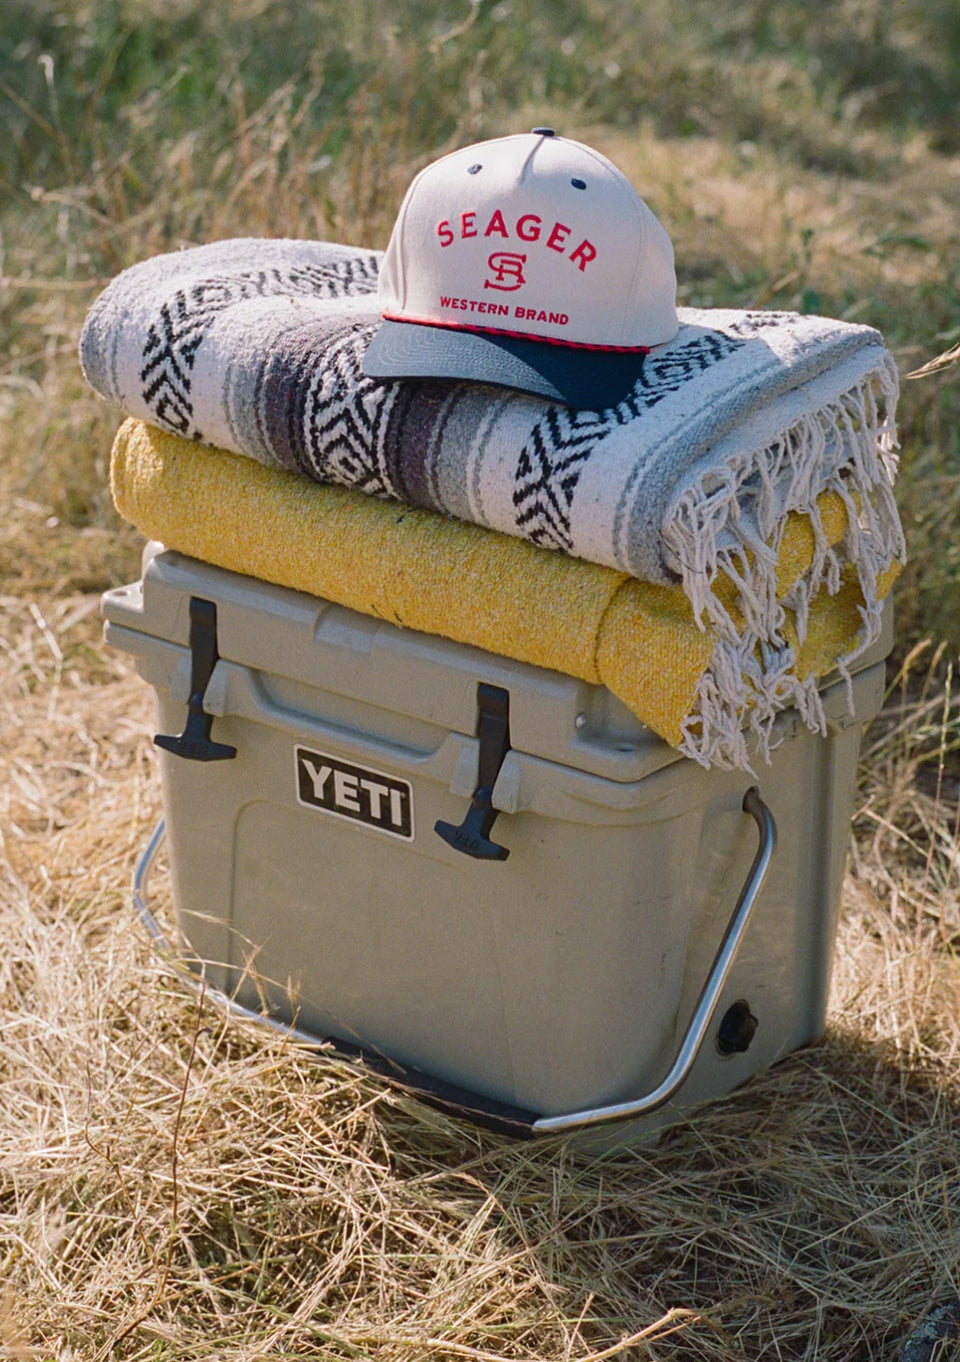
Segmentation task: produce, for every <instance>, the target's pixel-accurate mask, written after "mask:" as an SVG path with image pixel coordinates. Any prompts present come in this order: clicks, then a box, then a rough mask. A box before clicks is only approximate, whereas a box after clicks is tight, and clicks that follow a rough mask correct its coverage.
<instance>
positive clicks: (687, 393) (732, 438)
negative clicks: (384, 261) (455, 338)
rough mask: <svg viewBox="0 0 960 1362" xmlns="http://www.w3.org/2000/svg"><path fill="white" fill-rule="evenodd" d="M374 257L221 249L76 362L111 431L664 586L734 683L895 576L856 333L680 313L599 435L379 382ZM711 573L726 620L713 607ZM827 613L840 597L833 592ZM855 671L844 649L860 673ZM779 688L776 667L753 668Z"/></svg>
mask: <svg viewBox="0 0 960 1362" xmlns="http://www.w3.org/2000/svg"><path fill="white" fill-rule="evenodd" d="M379 260H380V256H379V254H378V253H376V252H373V251H365V250H359V249H355V248H350V247H345V246H337V245H331V244H328V243H322V242H307V241H281V240H256V239H239V240H233V241H224V242H216V243H213V244H211V245H207V246H200V247H196V248H194V249H190V250H185V251H181V252H178V253H175V254H170V255H162V256H158V257H156V258H154V259H151V260H146V261H144V262H142V263H141V264H138V265H135V266H134V267H133V268H131V269H128V270H126V271H125V272H124V273H123V274H121V275H120V276H118V277H117V278H116V279H115V280H114V281H113V282H112V283H111V284H110V285H109V286H108V287H107V289H106V290H105V291H104V292H103V293H102V294H101V296H100V298H99V299H98V300H97V301H96V302H95V303H94V305H93V307H92V308H91V310H90V313H89V315H88V317H87V321H86V324H85V326H84V329H83V334H82V337H81V344H80V354H81V362H82V365H83V369H84V372H85V374H86V376H87V378H88V379H89V381H90V383H91V384H92V385H93V387H94V388H95V389H96V390H97V391H98V392H99V393H100V394H101V395H102V396H103V397H104V398H106V399H107V400H108V401H110V402H112V403H114V404H115V405H116V406H118V407H120V408H121V409H122V410H123V411H124V412H126V413H128V414H130V415H134V416H139V417H141V418H143V419H144V420H146V421H148V422H150V423H151V424H153V425H156V426H159V427H162V428H163V429H165V430H169V431H173V432H175V433H177V434H181V435H186V436H189V437H192V438H193V439H195V440H199V441H204V442H206V443H209V444H213V445H217V446H220V447H222V448H224V449H228V450H232V451H234V452H235V453H239V454H244V455H248V456H250V457H251V458H254V459H257V460H259V461H260V462H262V463H265V464H268V465H275V466H280V467H283V468H286V469H289V470H295V471H297V472H300V473H304V474H306V475H308V476H309V477H311V478H314V479H318V480H320V481H331V482H336V483H340V484H343V485H345V486H348V487H353V488H359V489H362V490H363V491H365V492H368V493H371V494H373V495H375V496H379V497H386V498H395V499H397V500H398V501H401V502H404V503H407V504H411V505H414V506H420V507H427V508H430V509H433V510H436V511H440V512H444V513H448V514H450V515H454V516H457V517H459V518H461V519H463V520H467V521H472V522H474V523H476V524H480V525H484V526H487V527H490V528H492V529H496V530H500V531H503V532H505V533H507V534H511V535H517V536H520V537H522V538H525V539H527V540H530V541H532V542H533V543H535V544H539V545H542V546H544V547H546V548H551V549H558V550H561V551H563V552H565V553H568V554H571V555H573V556H576V557H581V558H585V559H587V560H589V561H593V562H598V563H603V564H606V565H608V566H610V567H613V568H617V569H620V570H622V571H624V572H626V573H628V574H630V575H632V576H635V577H638V578H641V579H644V580H647V581H651V582H682V584H683V586H684V589H685V590H686V592H687V595H688V596H689V598H690V600H691V601H692V603H693V605H694V609H695V611H696V612H697V616H698V618H700V619H705V621H706V622H707V623H710V624H711V625H713V626H715V627H716V628H718V629H719V630H720V631H721V634H723V635H725V636H726V637H727V639H728V640H729V644H730V646H731V648H735V649H736V651H737V655H738V658H739V661H740V662H743V661H744V660H749V658H750V657H752V656H754V655H755V654H756V650H757V649H758V648H760V649H766V650H767V652H768V653H770V652H771V650H772V651H773V652H776V650H778V649H779V650H780V652H781V654H782V657H781V661H783V659H784V658H785V657H786V654H785V653H784V649H785V648H786V644H785V642H784V639H783V637H782V635H781V633H780V624H781V622H782V611H783V607H784V605H785V604H786V605H788V606H790V607H792V608H793V609H795V610H796V611H797V615H798V618H799V619H800V620H801V621H802V619H803V615H804V598H806V597H809V598H812V597H813V595H815V594H816V592H817V591H819V590H820V589H821V587H822V586H823V585H824V583H827V584H828V585H829V584H830V583H839V580H840V575H841V573H842V571H843V570H844V568H845V567H846V566H847V565H848V564H852V565H853V567H854V568H855V570H856V573H857V575H858V577H859V579H860V581H861V583H862V585H863V589H864V596H865V599H866V602H867V606H866V618H865V623H864V633H863V638H862V640H861V646H863V647H865V646H867V644H868V643H869V642H872V640H873V638H874V637H875V636H876V634H877V632H878V630H879V614H880V607H879V605H878V604H877V602H876V599H875V592H874V589H873V588H874V586H875V584H876V579H877V576H878V574H879V573H881V572H883V571H885V570H886V569H887V568H888V567H889V565H890V564H891V562H893V561H894V560H897V559H900V558H902V555H903V538H902V532H901V528H900V523H899V519H898V516H897V512H896V507H895V504H894V500H893V493H892V485H893V478H894V473H895V464H896V460H895V453H894V451H895V448H896V436H895V427H894V412H895V406H896V400H897V392H898V383H897V372H896V368H895V366H894V363H893V360H892V358H891V356H890V355H889V353H888V352H887V351H886V349H885V348H884V346H883V342H882V339H881V337H880V335H879V334H878V333H877V332H876V331H874V330H872V329H871V328H869V327H865V326H858V325H851V324H847V323H843V322H837V321H831V320H828V319H825V318H821V317H806V316H798V315H796V314H792V313H782V312H756V311H754V312H750V311H733V310H723V311H721V310H706V311H698V310H694V309H690V308H687V309H681V313H680V317H681V327H680V331H679V334H678V335H677V337H676V338H675V340H673V341H671V342H669V343H668V344H666V345H663V346H660V347H658V348H657V349H655V350H653V351H652V352H651V353H650V354H649V355H648V356H647V358H646V360H645V362H644V366H643V371H642V374H641V377H640V379H639V380H638V382H637V384H636V386H635V388H634V390H633V392H632V394H631V395H630V397H629V398H628V399H627V400H625V401H623V402H621V403H619V404H618V405H617V406H616V407H613V408H610V409H608V410H606V411H586V410H576V409H571V408H566V407H562V406H557V405H553V404H551V403H550V402H548V401H546V400H544V399H541V398H537V397H533V396H530V395H527V394H520V393H514V392H509V391H506V390H499V389H494V388H490V387H484V386H480V385H476V384H469V383H462V382H458V381H451V380H437V381H424V380H421V381H417V382H381V381H377V380H374V379H370V378H366V377H365V376H364V375H363V373H362V371H361V361H362V358H363V354H364V351H365V348H366V346H367V344H368V343H369V340H370V337H371V336H372V334H373V332H374V330H375V328H376V327H377V325H378V323H379V312H378V308H377V299H376V287H377V273H378V265H379ZM825 490H834V491H836V492H838V493H839V494H840V495H841V496H842V497H843V498H844V501H845V503H846V505H847V509H848V513H849V515H848V518H849V529H848V532H847V534H846V536H845V540H844V543H843V544H842V545H841V546H839V547H830V546H828V545H827V543H826V540H825V539H823V542H819V543H818V545H817V550H816V555H815V562H814V568H813V571H812V572H811V573H810V574H808V577H807V579H806V580H805V582H804V583H803V584H802V586H801V587H800V588H798V590H799V591H800V593H801V598H799V599H793V600H790V601H787V602H784V601H783V600H780V601H778V600H777V598H776V590H775V578H776V561H777V551H778V547H779V537H780V534H781V533H782V528H783V525H784V523H785V520H786V517H787V516H788V514H789V513H790V512H791V511H794V510H798V511H801V512H805V513H809V514H810V515H811V517H812V519H813V523H814V526H815V528H816V526H817V523H818V520H817V510H816V498H817V496H818V494H819V493H821V492H823V491H825ZM719 572H725V573H727V575H728V576H730V577H732V579H733V580H734V581H735V582H736V584H737V589H738V599H737V607H736V610H735V611H733V612H731V611H730V610H729V609H728V605H727V604H724V602H723V600H721V599H719V598H718V596H717V595H716V594H715V593H714V592H713V591H712V590H711V585H712V584H713V583H714V581H715V579H716V577H717V574H718V573H719ZM833 589H834V590H836V585H834V586H833ZM858 651H859V649H858ZM773 670H774V671H777V670H779V671H780V672H782V670H783V667H782V666H779V668H778V667H774V668H773Z"/></svg>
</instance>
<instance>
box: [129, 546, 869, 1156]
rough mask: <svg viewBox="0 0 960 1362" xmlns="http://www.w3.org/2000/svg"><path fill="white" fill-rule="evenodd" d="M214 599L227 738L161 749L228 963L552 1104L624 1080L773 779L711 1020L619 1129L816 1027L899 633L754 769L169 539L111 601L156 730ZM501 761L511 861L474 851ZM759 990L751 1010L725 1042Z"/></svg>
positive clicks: (230, 989) (662, 1033) (179, 850)
mask: <svg viewBox="0 0 960 1362" xmlns="http://www.w3.org/2000/svg"><path fill="white" fill-rule="evenodd" d="M196 602H201V603H203V604H204V609H206V611H207V613H206V615H204V616H202V618H204V619H206V620H207V621H212V624H211V625H210V628H211V629H212V631H213V639H212V641H213V643H214V645H215V648H214V650H213V651H212V652H209V655H208V656H207V659H206V662H207V671H208V673H209V675H208V677H207V679H206V682H205V685H204V693H203V710H204V711H205V713H206V715H207V716H213V717H212V725H209V724H208V726H209V727H210V731H211V736H212V739H213V740H214V741H215V742H217V743H219V744H222V745H224V747H226V748H234V749H235V754H234V755H233V756H231V757H229V758H228V759H222V760H197V759H194V758H193V757H191V756H190V755H189V754H186V755H184V754H183V753H182V752H181V753H180V754H178V753H176V752H173V751H163V752H162V753H161V773H162V783H163V806H164V814H165V819H166V828H167V838H168V842H169V855H170V866H171V874H172V886H173V897H174V904H175V909H176V915H177V921H178V925H179V928H180V931H181V933H182V936H183V938H184V944H185V947H186V948H187V949H188V951H189V952H190V953H191V955H192V957H193V958H194V959H195V961H196V962H197V967H198V969H201V970H202V972H203V973H204V975H205V977H206V978H207V979H208V981H209V983H210V984H211V985H212V986H214V987H216V988H219V989H221V990H223V991H224V992H226V993H227V994H229V995H231V996H234V997H236V998H237V999H238V1000H240V1001H241V1002H243V1003H244V1004H245V1005H247V1006H250V1007H252V1008H254V1009H257V1010H263V1011H267V1012H269V1013H270V1014H271V1015H272V1016H274V1017H276V1018H279V1019H281V1020H285V1021H292V1022H295V1023H296V1025H297V1027H298V1028H299V1029H301V1030H306V1031H308V1032H309V1033H311V1034H313V1035H316V1036H323V1037H332V1038H335V1039H339V1040H342V1041H343V1042H345V1043H347V1044H348V1045H353V1046H360V1047H362V1049H363V1050H364V1051H366V1052H368V1053H372V1054H378V1055H381V1056H383V1057H386V1058H389V1059H393V1060H396V1061H398V1062H399V1063H401V1064H403V1065H408V1066H413V1067H415V1068H416V1069H419V1070H423V1071H425V1072H426V1073H429V1074H431V1075H435V1076H436V1077H438V1078H440V1079H443V1080H446V1081H448V1082H451V1083H454V1084H456V1085H458V1086H459V1087H463V1088H466V1089H469V1090H471V1091H475V1092H477V1093H479V1094H482V1095H484V1096H485V1097H488V1098H490V1099H492V1100H495V1101H498V1102H503V1103H506V1104H510V1105H511V1106H517V1107H521V1108H524V1109H528V1110H531V1111H533V1112H537V1113H541V1114H542V1115H544V1116H554V1115H560V1114H563V1113H566V1112H570V1111H576V1110H581V1109H584V1108H594V1107H597V1106H605V1105H607V1104H610V1103H619V1102H622V1101H627V1100H630V1099H631V1098H632V1097H635V1096H637V1095H640V1094H643V1093H645V1092H648V1091H649V1090H651V1089H653V1088H655V1087H656V1086H657V1084H658V1083H659V1082H660V1081H661V1080H662V1078H663V1076H664V1075H665V1074H666V1073H667V1071H668V1070H669V1069H670V1066H671V1063H672V1062H673V1059H674V1056H675V1054H676V1051H677V1046H678V1044H679V1042H680V1040H681V1038H682V1037H683V1034H684V1032H685V1029H686V1027H687V1024H688V1020H689V1017H690V1015H691V1013H692V1011H693V1009H694V1007H695V1005H696V1003H697V999H698V997H699V994H700V991H701V989H702V987H703V984H704V980H705V978H706V976H707V974H708V972H709V970H710V967H711V962H712V961H713V959H714V956H715V954H716V951H717V948H718V945H719V943H720V940H721V938H722V936H723V933H724V930H725V928H726V926H727V923H728V921H729V919H730V916H731V913H732V912H733V909H734V906H735V904H736V901H737V897H738V894H739V892H740V889H741V886H742V885H743V884H744V881H745V878H746V877H747V875H748V872H749V870H750V866H751V861H752V859H753V857H754V854H755V852H756V849H757V830H756V827H755V826H754V824H753V822H752V821H751V819H750V818H748V817H747V816H746V815H745V814H744V811H743V799H744V794H745V791H746V790H747V788H748V787H749V786H751V785H754V784H755V785H756V786H757V787H758V789H759V792H760V795H761V797H762V799H763V801H764V802H765V803H766V805H767V806H768V807H769V809H770V811H771V812H772V814H773V816H774V818H775V820H776V824H777V828H778V842H777V849H776V852H775V854H774V857H773V860H772V863H771V867H770V871H769V874H768V876H767V879H766V881H765V884H764V887H763V889H762V891H761V893H760V897H759V899H758V900H757V903H756V907H755V908H754V910H753V914H752V917H751V919H750V923H749V926H748V928H747V932H746V935H745V937H744V940H743V944H742V946H741V947H740V949H739V952H738V954H737V956H736V960H735V962H734V965H733V967H732V970H731V972H730V975H729V977H728V979H727V983H726V985H725V988H724V991H723V995H722V997H721V999H720V1002H719V1004H718V1006H717V1008H716V1011H715V1014H714V1018H713V1021H712V1023H711V1029H710V1031H709V1033H708V1035H707V1037H706V1039H705V1041H704V1043H703V1045H702V1047H701V1049H700V1052H699V1054H698V1057H697V1059H696V1061H695V1063H694V1065H693V1068H692V1070H691V1071H690V1074H689V1077H688V1078H687V1079H686V1081H685V1082H684V1084H683V1086H682V1088H681V1090H680V1091H679V1093H678V1094H677V1096H676V1097H675V1098H674V1099H673V1101H672V1102H671V1103H670V1104H668V1105H667V1106H666V1107H664V1108H663V1109H662V1110H661V1111H658V1112H656V1113H654V1114H652V1115H650V1116H647V1117H644V1118H642V1119H641V1120H639V1121H633V1122H630V1123H628V1124H626V1125H624V1124H623V1123H620V1124H618V1125H615V1126H611V1127H609V1128H608V1129H607V1130H605V1131H604V1133H603V1135H602V1136H598V1137H597V1138H598V1139H600V1138H603V1139H607V1140H610V1139H612V1140H623V1139H630V1138H637V1137H641V1136H643V1135H644V1134H647V1133H649V1132H650V1131H652V1130H655V1129H656V1128H658V1127H659V1126H662V1125H664V1124H667V1123H668V1122H670V1121H673V1120H676V1119H678V1117H679V1116H680V1115H681V1114H682V1113H683V1112H684V1111H685V1110H686V1109H687V1108H688V1107H690V1106H691V1105H693V1104H696V1103H698V1102H701V1101H704V1100H707V1099H710V1098H713V1097H716V1096H719V1095H720V1094H722V1093H724V1092H727V1091H729V1090H731V1089H733V1088H734V1087H736V1086H738V1085H739V1084H740V1083H742V1082H743V1081H745V1079H747V1078H748V1077H749V1076H750V1075H751V1074H752V1073H755V1072H757V1071H758V1070H759V1069H761V1068H765V1067H766V1066H768V1065H770V1064H771V1063H773V1062H774V1061H776V1060H777V1059H779V1058H781V1057H782V1056H784V1055H786V1054H788V1053H789V1052H790V1051H792V1050H794V1049H795V1048H797V1047H798V1046H800V1045H803V1044H804V1043H806V1042H809V1041H812V1040H815V1039H816V1038H817V1037H819V1035H820V1034H821V1033H822V1030H823V1026H824V1017H825V1009H826V1000H827V991H828V986H829V976H830V961H831V956H832V952H833V945H834V939H835V935H836V926H837V915H838V911H839V901H840V890H841V883H842V876H843V869H844V862H845V856H846V851H847V845H848V839H849V830H850V817H851V811H852V804H853V795H854V783H855V778H856V767H857V755H858V745H859V737H860V731H861V728H862V726H863V724H864V723H865V722H867V721H868V720H869V719H871V718H872V717H873V716H874V714H875V713H876V711H877V709H878V707H879V704H880V700H881V696H882V692H883V681H884V666H883V658H884V656H885V654H886V651H887V649H888V647H889V639H886V640H885V641H883V642H881V644H879V645H877V646H876V647H875V648H874V649H873V650H872V652H871V654H870V655H868V656H867V657H865V658H864V659H863V661H862V663H861V664H859V670H858V671H857V672H856V674H855V675H854V676H853V678H852V683H851V684H849V685H848V684H847V682H846V681H844V680H834V681H833V682H831V681H830V679H829V678H828V679H827V681H826V682H825V684H824V686H823V689H822V699H823V703H824V709H825V712H826V714H827V717H828V731H827V733H826V735H825V736H820V735H817V734H811V733H810V732H808V731H807V730H806V728H805V727H804V726H803V725H802V724H801V722H800V720H799V718H798V717H797V716H796V715H794V714H792V713H789V712H788V713H786V714H784V715H782V716H781V718H780V720H779V722H778V725H777V730H776V731H777V733H778V736H779V739H780V741H779V744H778V746H777V747H776V750H775V752H774V753H773V758H772V763H771V765H769V766H766V765H764V764H761V765H760V766H759V767H758V770H757V775H756V777H755V778H754V777H751V776H749V775H745V774H744V773H742V772H730V771H719V770H709V771H708V770H704V769H702V768H701V767H699V766H698V765H696V764H695V763H694V762H692V761H689V760H687V759H685V758H682V757H680V756H679V755H678V754H677V753H676V752H675V751H674V750H673V749H672V748H670V747H669V746H668V745H667V744H665V743H664V742H662V741H661V740H660V739H659V738H657V737H656V736H655V735H654V734H653V733H651V732H650V731H649V730H648V729H646V728H645V727H644V726H643V725H642V724H641V723H640V722H639V720H637V719H635V718H634V717H633V716H632V715H631V714H630V713H629V712H628V711H627V710H626V709H625V708H624V707H623V706H622V705H621V704H620V703H619V702H618V701H616V700H615V699H614V697H612V696H611V695H610V694H609V692H607V691H606V690H605V689H603V688H601V687H597V686H590V685H588V684H586V683H583V682H580V681H577V680H575V679H574V678H571V677H568V676H564V675H562V674H560V673H557V672H549V671H544V670H542V669H539V668H536V667H532V666H528V665H525V664H522V663H518V662H513V661H510V660H508V659H505V658H501V657H498V656H495V655H493V654H489V653H485V652H483V651H481V650H478V649H474V648H469V647H464V646H462V645H459V644H455V643H452V642H449V641H446V640H443V639H438V638H434V637H429V636H427V635H424V634H420V633H416V632H414V631H411V630H404V629H400V628H397V627H395V626H393V625H391V624H389V623H388V622H384V621H379V620H375V619H371V618H368V617H366V616H362V615H358V614H356V613H354V612H352V611H349V610H346V609H344V608H342V607H338V606H333V605H329V604H327V603H325V602H324V601H322V600H319V599H317V598H315V597H311V596H307V595H304V594H302V593H298V592H294V591H290V590H287V589H285V588H280V587H274V586H271V585H269V584H266V583H263V582H260V581H257V580H255V579H253V578H249V577H243V576H240V575H238V574H235V573H229V572H225V571H223V570H221V569H217V568H214V567H210V566H207V565H205V564H202V563H199V562H197V561H196V560H193V559H190V558H187V557H185V556H183V555H180V554H177V553H173V552H169V551H161V550H159V547H158V546H151V547H150V548H149V549H148V551H147V553H146V554H145V563H144V572H143V578H142V581H141V582H138V583H136V584H133V585H131V586H128V587H124V588H120V589H119V590H117V591H113V592H109V593H107V595H106V596H105V598H104V614H105V616H106V619H107V630H106V632H107V638H108V640H109V641H110V642H111V643H112V644H114V645H115V646H117V647H119V648H121V649H124V650H126V651H127V652H129V653H131V654H132V655H133V656H134V657H135V659H136V662H137V666H138V669H139V671H140V672H141V674H142V675H143V677H144V678H145V679H146V680H147V681H148V682H149V683H150V685H151V686H152V687H153V689H154V691H155V693H156V699H157V731H158V733H159V734H161V735H171V736H175V735H178V734H180V733H181V731H183V730H184V726H185V718H186V716H187V713H188V704H189V702H190V698H191V688H192V687H194V688H195V686H196V681H197V666H198V657H197V652H198V645H197V638H198V635H197V629H196V623H195V621H196V619H198V618H201V616H200V615H198V613H197V609H198V608H197V606H196ZM211 606H212V607H213V610H212V611H210V609H209V607H211ZM192 628H193V633H191V630H192ZM208 632H209V631H208ZM207 641H208V642H209V641H210V640H209V639H208V640H207ZM191 642H192V643H193V649H192V650H191ZM200 661H201V662H202V659H200ZM491 734H492V735H493V736H492V737H491ZM491 771H492V772H493V777H492V805H493V808H494V809H495V810H497V813H496V820H495V822H494V823H493V825H492V828H490V829H489V832H488V837H487V840H488V841H490V842H492V843H494V844H495V845H496V846H498V847H502V848H503V849H505V850H506V851H507V852H508V855H507V858H506V859H478V858H476V857H475V856H473V855H470V854H468V852H469V850H470V849H471V839H472V838H473V836H474V834H473V832H471V830H470V829H471V828H472V827H475V821H474V822H473V823H471V820H470V818H469V817H468V812H469V809H470V806H471V799H472V797H473V796H474V794H475V792H476V791H477V788H478V784H479V782H480V778H481V775H484V773H486V774H485V779H487V780H490V779H491V774H490V773H491ZM438 822H439V823H441V824H445V825H446V826H447V828H448V829H456V828H466V831H464V832H462V833H461V834H460V835H459V837H456V836H455V837H452V838H451V837H450V836H447V837H446V838H445V837H444V836H441V835H440V833H438V831H437V830H436V825H437V823H438ZM458 843H459V844H458ZM474 849H475V848H474ZM731 1009H732V1011H731ZM738 1009H739V1010H738ZM738 1015H739V1016H741V1017H748V1018H749V1019H750V1020H751V1025H750V1028H749V1035H746V1034H743V1035H742V1036H741V1040H740V1042H739V1044H738V1045H737V1046H735V1047H734V1048H732V1049H731V1047H730V1046H729V1045H725V1044H723V1043H719V1044H718V1032H719V1028H720V1026H721V1023H722V1022H723V1020H724V1018H728V1019H729V1018H731V1017H733V1018H736V1017H737V1016H738ZM720 1039H721V1042H722V1039H723V1038H722V1037H721V1038H720ZM744 1040H745V1041H746V1042H747V1043H746V1045H743V1043H742V1042H743V1041H744Z"/></svg>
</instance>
